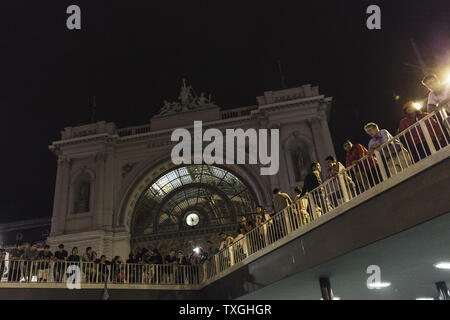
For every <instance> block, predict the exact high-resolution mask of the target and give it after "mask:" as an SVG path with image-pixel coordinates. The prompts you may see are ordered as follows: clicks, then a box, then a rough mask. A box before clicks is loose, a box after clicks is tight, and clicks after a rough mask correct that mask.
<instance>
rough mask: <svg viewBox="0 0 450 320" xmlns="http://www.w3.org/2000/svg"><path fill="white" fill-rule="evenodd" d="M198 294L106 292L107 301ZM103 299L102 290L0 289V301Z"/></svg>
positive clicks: (194, 293)
mask: <svg viewBox="0 0 450 320" xmlns="http://www.w3.org/2000/svg"><path fill="white" fill-rule="evenodd" d="M199 294H200V292H199V291H169V290H122V289H119V290H118V289H110V290H108V295H109V300H129V299H130V300H181V299H183V300H184V299H189V300H195V299H200V297H199ZM103 298H104V290H103V289H84V290H83V289H81V290H69V289H25V288H24V289H16V288H1V289H0V300H22V299H43V300H102V299H103Z"/></svg>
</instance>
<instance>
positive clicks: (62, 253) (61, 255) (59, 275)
mask: <svg viewBox="0 0 450 320" xmlns="http://www.w3.org/2000/svg"><path fill="white" fill-rule="evenodd" d="M67 255H68V254H67V251H66V250H64V245H63V244H60V245H59V246H58V251H56V252H55V259H56V261H57V262H56V263H55V266H54V269H53V277H54V279H55V281H56V282H60V281H62V279H63V274H64V269H65V261H66V260H67Z"/></svg>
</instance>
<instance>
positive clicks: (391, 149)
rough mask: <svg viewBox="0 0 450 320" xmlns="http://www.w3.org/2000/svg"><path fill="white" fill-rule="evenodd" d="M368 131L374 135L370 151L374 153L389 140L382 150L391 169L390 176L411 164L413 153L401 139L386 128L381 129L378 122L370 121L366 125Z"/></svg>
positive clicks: (383, 156) (382, 154) (383, 158)
mask: <svg viewBox="0 0 450 320" xmlns="http://www.w3.org/2000/svg"><path fill="white" fill-rule="evenodd" d="M364 130H365V131H366V133H367V134H368V135H369V136H371V137H372V139H370V141H369V153H370V154H373V153H374V151H375V150H377V149H379V148H380V147H381V146H382V145H383V144H385V143H387V142H389V141H390V142H389V143H388V144H387V146H383V148H381V150H380V154H381V157H382V160H384V161H385V162H386V164H387V167H388V169H389V174H390V176H392V175H394V174H396V173H397V172H400V171H402V170H403V169H405V168H407V167H409V166H411V164H412V161H411V155H410V154H409V152H408V150H406V149H405V148H404V147H403V145H402V143H401V142H400V140H398V139H394V137H393V136H392V135H391V134H390V133H389V131H387V130H386V129H382V130H380V129H379V127H378V125H377V124H376V123H373V122H371V123H368V124H366V125H365V126H364Z"/></svg>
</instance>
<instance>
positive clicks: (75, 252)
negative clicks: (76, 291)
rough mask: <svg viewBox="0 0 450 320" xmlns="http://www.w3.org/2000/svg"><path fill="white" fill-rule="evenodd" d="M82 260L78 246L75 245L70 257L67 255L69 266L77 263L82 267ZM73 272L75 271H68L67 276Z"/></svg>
mask: <svg viewBox="0 0 450 320" xmlns="http://www.w3.org/2000/svg"><path fill="white" fill-rule="evenodd" d="M80 261H81V258H80V256H79V255H78V248H77V247H73V248H72V253H71V255H70V256H69V257H67V267H69V266H71V265H76V266H78V267H80ZM67 270H68V269H66V271H67ZM72 273H73V271H71V272H70V273H67V274H66V276H67V278H68V277H70V276H71V274H72Z"/></svg>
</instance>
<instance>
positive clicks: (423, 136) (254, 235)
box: [0, 109, 450, 285]
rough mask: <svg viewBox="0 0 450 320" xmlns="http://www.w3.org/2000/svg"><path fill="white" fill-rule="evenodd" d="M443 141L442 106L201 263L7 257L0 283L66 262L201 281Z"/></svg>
mask: <svg viewBox="0 0 450 320" xmlns="http://www.w3.org/2000/svg"><path fill="white" fill-rule="evenodd" d="M449 144H450V118H449V117H448V115H447V113H446V111H445V110H443V109H442V110H439V111H437V112H434V113H432V114H430V115H427V116H426V117H424V118H423V119H421V120H420V121H418V122H416V123H414V124H413V125H412V126H410V127H409V128H407V129H406V130H404V131H403V132H401V133H399V134H398V135H397V136H396V137H394V138H393V139H391V140H390V141H388V142H386V143H384V144H383V145H381V146H379V147H378V148H377V149H376V150H375V151H374V152H373V154H369V155H367V156H366V157H364V158H362V159H360V160H359V161H358V162H357V163H355V164H353V165H352V166H350V167H348V168H346V169H344V170H341V171H340V172H338V173H337V174H336V176H334V177H332V178H330V179H328V180H326V181H325V182H324V183H323V184H322V185H320V186H319V187H317V188H316V189H314V190H312V191H311V192H309V193H307V194H306V195H305V196H304V197H302V198H301V199H296V201H295V202H294V203H293V204H292V205H291V206H289V207H286V208H285V209H283V210H282V211H280V212H278V213H277V214H275V215H274V216H273V217H272V218H271V219H270V220H268V221H265V222H264V223H262V224H260V225H257V226H256V227H255V228H254V229H253V230H251V231H249V232H248V233H246V234H245V235H241V236H240V237H239V238H236V239H235V240H234V242H233V243H232V244H231V245H229V246H227V247H225V248H224V249H222V250H221V251H219V252H218V253H217V254H215V255H213V256H210V257H208V259H207V260H206V261H205V262H204V263H203V264H201V265H152V264H115V265H114V264H113V265H102V264H100V263H93V262H54V261H50V262H49V261H20V260H11V261H7V262H8V263H7V266H6V267H5V268H6V271H5V268H3V267H2V268H3V269H4V270H3V271H2V274H3V277H2V282H3V281H9V282H21V281H22V282H23V281H26V282H30V281H31V282H33V279H34V282H44V281H46V282H63V281H66V279H67V277H68V276H69V274H70V272H67V270H69V269H67V268H70V267H71V268H72V269H75V270H79V271H80V274H81V282H82V283H104V282H105V281H108V283H128V284H147V285H148V284H151V285H198V284H202V283H204V282H206V281H207V280H209V279H212V278H213V277H216V276H218V275H220V274H221V273H223V272H225V271H227V270H228V269H229V268H231V267H232V266H234V265H236V264H238V263H240V262H242V261H244V260H245V259H246V258H248V257H250V256H252V255H254V254H255V253H257V252H260V251H261V250H262V249H264V248H267V247H269V246H271V245H276V244H277V242H278V241H280V240H282V239H283V238H285V237H286V236H287V235H289V234H291V233H293V232H295V231H296V230H298V229H300V228H302V227H304V226H306V225H308V224H309V223H310V222H311V221H314V220H318V219H320V218H321V216H323V215H325V214H328V213H329V212H330V211H333V210H334V209H337V208H339V207H341V206H342V205H344V204H345V203H347V202H349V201H351V200H352V199H354V198H356V197H358V196H359V195H361V194H363V193H365V192H367V191H368V190H371V189H372V188H374V187H376V186H377V185H379V184H380V183H383V182H384V181H386V180H389V179H391V178H392V177H394V176H395V175H397V174H399V173H400V172H402V171H404V170H407V169H408V168H410V167H412V166H414V165H415V164H416V163H418V162H420V161H422V160H424V159H426V158H428V157H430V156H431V155H432V154H434V153H436V152H439V151H441V150H442V149H446V150H448V149H449ZM77 268H78V269H77ZM0 271H1V270H0Z"/></svg>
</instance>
